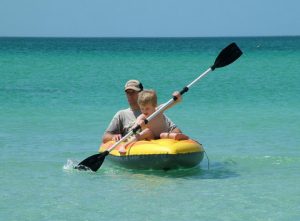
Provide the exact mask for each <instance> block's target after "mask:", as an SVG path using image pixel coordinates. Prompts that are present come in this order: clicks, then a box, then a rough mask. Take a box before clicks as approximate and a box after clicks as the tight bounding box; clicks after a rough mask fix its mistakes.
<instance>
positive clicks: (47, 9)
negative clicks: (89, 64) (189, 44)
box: [0, 0, 300, 37]
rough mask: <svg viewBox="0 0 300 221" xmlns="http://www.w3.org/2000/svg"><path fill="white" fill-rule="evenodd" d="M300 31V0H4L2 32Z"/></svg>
mask: <svg viewBox="0 0 300 221" xmlns="http://www.w3.org/2000/svg"><path fill="white" fill-rule="evenodd" d="M284 35H300V0H247V1H246V0H0V37H10V36H20V37H21V36H25V37H223V36H284Z"/></svg>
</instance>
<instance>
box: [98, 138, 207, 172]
mask: <svg viewBox="0 0 300 221" xmlns="http://www.w3.org/2000/svg"><path fill="white" fill-rule="evenodd" d="M112 144H113V142H108V143H105V144H103V145H102V146H101V147H100V148H99V152H103V151H105V150H106V149H108V148H109V147H110V146H111V145H112ZM203 156H204V149H203V147H202V145H201V144H200V143H198V142H196V141H194V140H180V141H178V140H173V139H158V140H151V141H137V142H133V143H131V144H129V145H127V146H126V153H124V154H121V153H119V146H117V147H116V148H115V149H114V150H112V151H111V152H110V153H109V155H108V156H107V159H108V160H110V161H112V162H114V163H115V164H117V165H119V166H122V167H125V168H129V169H159V170H161V169H163V170H169V169H177V168H191V167H194V166H197V165H198V164H199V163H200V162H201V161H202V159H203Z"/></svg>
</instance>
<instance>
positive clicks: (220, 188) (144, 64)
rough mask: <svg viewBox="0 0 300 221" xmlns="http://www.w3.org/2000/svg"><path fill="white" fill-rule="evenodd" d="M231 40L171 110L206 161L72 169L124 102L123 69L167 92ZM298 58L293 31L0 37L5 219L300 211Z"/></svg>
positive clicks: (1, 207)
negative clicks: (237, 54)
mask: <svg viewBox="0 0 300 221" xmlns="http://www.w3.org/2000/svg"><path fill="white" fill-rule="evenodd" d="M232 41H235V42H237V44H238V45H239V46H240V47H241V49H242V50H243V52H244V55H243V56H242V57H241V58H240V59H239V60H238V61H236V62H235V63H234V64H232V65H230V66H228V67H226V68H222V69H220V70H216V71H215V72H213V73H211V74H209V75H208V76H207V77H205V78H204V79H202V80H201V81H200V82H199V84H197V85H195V86H194V87H192V88H191V90H190V91H189V92H188V93H187V94H186V95H185V96H184V100H183V102H182V103H181V104H179V105H177V106H175V107H173V108H172V109H170V110H168V112H167V115H168V116H169V117H170V118H172V120H173V121H174V122H175V123H176V124H178V125H179V126H180V128H181V129H182V130H183V131H184V132H185V133H186V134H188V135H189V136H190V137H192V138H194V139H196V140H198V141H200V142H201V143H202V144H203V145H204V147H205V149H206V152H207V155H208V157H209V161H208V159H207V158H204V160H203V161H202V163H201V164H200V165H199V166H198V167H196V168H193V169H190V170H175V171H167V172H164V171H138V170H126V169H123V168H119V167H116V166H114V165H112V164H111V163H110V162H108V161H105V162H104V164H103V166H102V167H101V168H100V170H99V171H98V172H97V173H93V172H80V171H77V170H74V169H72V165H73V164H76V163H78V162H79V161H81V160H83V159H84V158H86V157H87V156H89V155H92V154H94V153H96V152H97V149H98V145H99V144H100V137H101V135H102V133H103V131H104V130H105V128H106V126H107V124H108V123H109V121H110V119H111V117H112V116H113V114H114V113H115V112H116V111H117V110H118V109H120V108H125V107H126V105H127V104H126V100H125V97H124V94H123V91H122V88H123V85H124V83H125V82H126V81H127V80H128V79H130V78H138V79H140V80H141V81H142V82H143V83H144V86H145V87H146V88H154V89H156V90H157V92H158V95H159V101H160V102H165V101H167V100H168V99H169V98H170V96H171V93H172V92H173V91H174V90H180V89H181V88H182V87H183V86H185V85H186V84H188V83H189V82H191V81H192V80H193V79H194V78H196V77H197V76H198V75H199V74H201V73H202V72H203V71H205V70H206V69H207V68H208V67H209V66H210V65H212V63H213V61H214V58H215V57H216V55H217V54H218V52H219V51H220V50H221V49H222V48H223V47H224V46H226V45H227V44H228V43H230V42H232ZM299 57H300V38H299V37H285V38H282V37H278V38H187V39H182V38H174V39H168V38H163V39H139V38H137V39H68V38H64V39H47V38H32V39H31V38H25V39H23V38H0V66H1V71H0V76H1V81H0V102H1V106H0V122H1V127H0V149H1V155H0V162H1V163H0V165H1V170H0V172H1V175H0V194H1V201H0V217H1V220H20V219H21V220H118V219H122V220H141V219H143V220H200V219H206V220H208V219H210V220H242V219H244V220H299V218H300V212H299V211H300V208H299V205H300V197H299V196H300V194H299V193H300V188H299V185H298V184H299V182H300V176H299V172H298V171H299V169H300V166H299V165H300V153H299V143H300V136H299V134H300V126H299V125H300V113H299V109H300V102H299V100H300V99H299V98H300V97H299V96H300V93H299V92H300V89H299V86H298V85H299V83H300V75H299V74H298V72H299V70H300V63H299ZM208 166H209V168H208Z"/></svg>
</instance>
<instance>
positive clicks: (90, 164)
mask: <svg viewBox="0 0 300 221" xmlns="http://www.w3.org/2000/svg"><path fill="white" fill-rule="evenodd" d="M242 54H243V52H242V51H241V50H240V49H239V47H238V46H237V45H236V43H231V44H229V45H228V46H227V47H226V48H224V49H223V50H222V51H221V52H220V53H219V55H218V57H217V58H216V60H215V62H214V64H213V65H212V66H211V67H210V68H208V69H207V70H206V71H205V72H203V73H202V74H201V75H200V76H199V77H197V78H196V79H195V80H193V81H192V82H191V83H190V84H189V85H187V86H185V87H184V88H183V89H182V90H181V91H180V94H181V95H183V94H184V93H185V92H187V91H188V90H189V88H190V87H191V86H192V85H193V84H195V83H196V82H197V81H199V80H200V79H201V78H203V77H204V76H205V75H207V74H208V73H209V72H211V71H214V70H215V69H216V68H221V67H224V66H227V65H229V64H231V63H232V62H234V61H235V60H237V59H238V58H239V57H240V56H241V55H242ZM176 99H177V97H173V98H171V99H170V100H169V101H168V102H167V103H165V104H163V105H162V106H160V108H158V109H157V110H156V111H155V112H154V113H153V114H151V115H150V116H149V117H148V118H147V119H145V124H147V123H148V122H149V121H151V120H152V119H153V118H155V117H156V116H157V115H158V114H160V113H161V112H162V111H164V110H165V109H166V108H167V107H169V106H170V105H171V104H173V103H174V102H175V101H176ZM140 128H141V126H140V125H137V126H136V127H134V128H133V129H132V130H131V131H130V132H129V133H128V134H126V135H125V136H124V137H122V138H121V139H120V140H119V141H118V142H116V143H114V144H113V145H112V146H111V147H110V148H108V149H107V150H105V151H104V152H102V153H98V154H95V155H92V156H90V157H88V158H86V159H85V160H83V161H81V162H80V163H79V164H78V165H77V166H76V167H75V169H79V170H92V171H94V172H96V171H97V170H98V169H99V168H100V167H101V165H102V163H103V161H104V159H105V157H106V156H107V155H108V154H109V153H110V152H111V151H112V150H113V149H115V148H116V147H117V146H118V145H119V144H120V143H121V142H123V141H125V140H126V139H127V138H128V137H130V136H131V135H132V134H135V133H136V132H137V131H138V130H139V129H140Z"/></svg>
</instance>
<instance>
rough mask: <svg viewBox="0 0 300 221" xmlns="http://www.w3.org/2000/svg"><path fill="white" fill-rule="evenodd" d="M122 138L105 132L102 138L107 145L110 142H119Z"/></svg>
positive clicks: (119, 135)
mask: <svg viewBox="0 0 300 221" xmlns="http://www.w3.org/2000/svg"><path fill="white" fill-rule="evenodd" d="M121 138H122V135H121V134H113V133H110V132H105V133H104V134H103V136H102V143H106V142H108V141H112V140H113V141H119V140H120V139H121Z"/></svg>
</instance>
